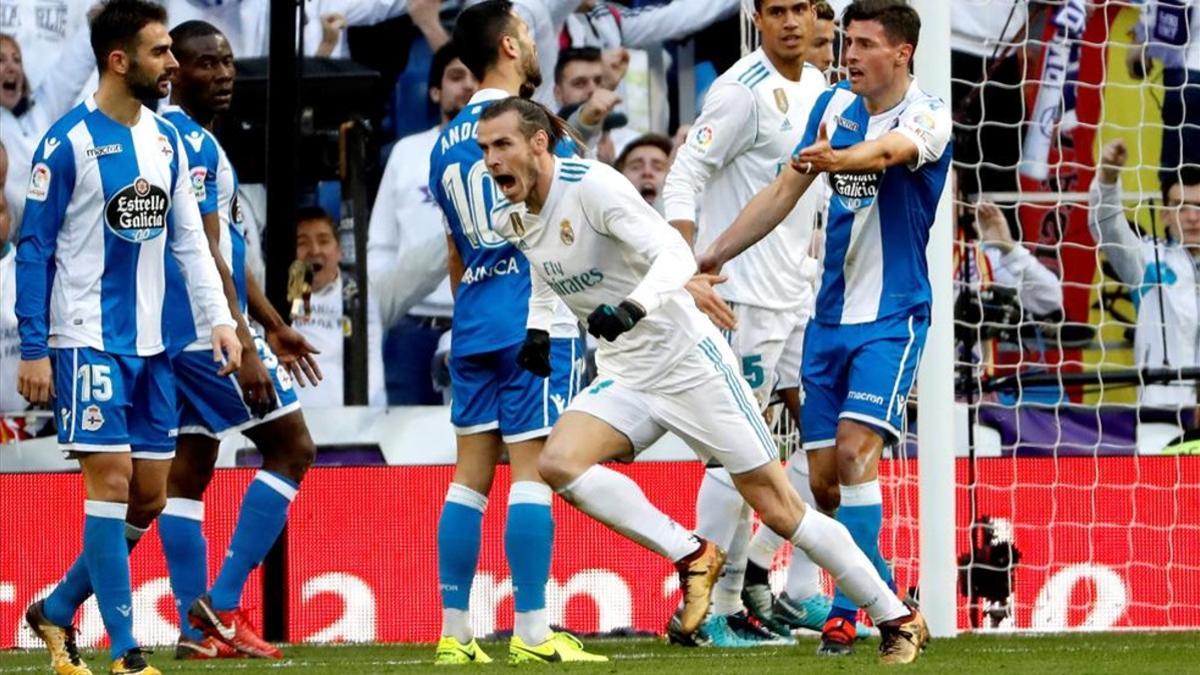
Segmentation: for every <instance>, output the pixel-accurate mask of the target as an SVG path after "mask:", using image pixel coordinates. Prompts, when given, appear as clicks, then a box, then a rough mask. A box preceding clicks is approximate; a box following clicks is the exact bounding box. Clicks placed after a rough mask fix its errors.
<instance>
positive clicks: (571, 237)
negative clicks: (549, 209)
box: [558, 218, 575, 246]
mask: <svg viewBox="0 0 1200 675" xmlns="http://www.w3.org/2000/svg"><path fill="white" fill-rule="evenodd" d="M558 238H559V239H562V243H563V244H564V245H566V246H570V245H571V244H574V243H575V230H572V229H571V221H569V220H567V219H566V218H563V221H562V222H561V223H559V225H558Z"/></svg>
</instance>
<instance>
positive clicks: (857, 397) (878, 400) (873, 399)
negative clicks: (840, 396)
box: [846, 391, 883, 405]
mask: <svg viewBox="0 0 1200 675" xmlns="http://www.w3.org/2000/svg"><path fill="white" fill-rule="evenodd" d="M846 398H848V399H850V400H852V401H866V402H867V403H872V404H874V405H883V397H882V396H880V395H879V394H871V393H868V392H865V391H852V392H850V393H849V394H846Z"/></svg>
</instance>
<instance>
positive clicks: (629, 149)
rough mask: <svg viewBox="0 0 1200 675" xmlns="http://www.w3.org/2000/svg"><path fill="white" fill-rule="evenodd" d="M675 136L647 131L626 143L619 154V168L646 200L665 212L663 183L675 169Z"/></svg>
mask: <svg viewBox="0 0 1200 675" xmlns="http://www.w3.org/2000/svg"><path fill="white" fill-rule="evenodd" d="M672 150H673V147H672V143H671V139H669V138H667V137H666V136H663V135H662V134H643V135H641V136H638V137H637V138H635V139H633V140H632V141H630V142H629V143H628V144H626V146H625V149H624V150H622V151H621V155H620V156H619V157H617V163H616V165H615V166H616V169H617V171H620V172H621V173H622V174H624V175H625V177H626V178H628V179H629V182H630V183H633V186H634V187H635V188H637V191H638V192H639V193H641V195H642V199H645V200H646V203H647V204H649V205H650V206H653V207H654V208H655V209H658V212H659V213H662V201H661V199H660V197H661V196H662V191H663V184H664V183H665V182H666V180H667V171H668V170H669V169H670V168H671V151H672Z"/></svg>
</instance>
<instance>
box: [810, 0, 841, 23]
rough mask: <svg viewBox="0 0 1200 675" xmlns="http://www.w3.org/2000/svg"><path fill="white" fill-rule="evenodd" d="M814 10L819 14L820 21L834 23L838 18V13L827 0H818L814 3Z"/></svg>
mask: <svg viewBox="0 0 1200 675" xmlns="http://www.w3.org/2000/svg"><path fill="white" fill-rule="evenodd" d="M813 10H814V11H816V13H817V20H818V21H833V20H834V19H836V18H837V12H835V11H833V7H831V6H830V5H829V3H828V2H825V0H817V1H816V2H815V3H813Z"/></svg>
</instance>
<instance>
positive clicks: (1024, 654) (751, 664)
mask: <svg viewBox="0 0 1200 675" xmlns="http://www.w3.org/2000/svg"><path fill="white" fill-rule="evenodd" d="M876 644H877V641H876V640H867V641H864V642H861V643H859V649H858V650H857V653H856V654H855V655H854V656H852V657H850V658H846V659H836V660H828V659H821V658H818V657H817V656H815V655H814V654H813V652H814V649H815V647H816V641H815V640H813V639H802V640H801V641H800V643H799V644H798V645H797V646H794V647H776V648H771V649H683V648H678V647H670V646H668V645H666V644H664V643H662V642H658V641H654V640H591V641H589V642H588V645H589V646H591V647H592V648H593V649H594V650H595V651H597V652H602V653H604V654H607V655H609V656H610V657H611V658H612V661H611V662H610V663H606V664H595V665H592V664H587V665H580V666H573V667H572V668H571V669H570V670H571V672H573V673H580V674H581V675H582V674H583V673H617V672H619V673H655V674H656V675H666V674H667V673H697V675H702V674H705V673H711V672H744V673H753V674H754V675H758V674H759V673H797V672H800V673H803V674H804V675H810V674H814V673H847V672H857V671H861V670H863V669H864V668H872V667H875V654H874V650H875V647H876ZM484 649H485V650H486V651H487V652H488V653H489V654H491V655H492V657H493V658H495V659H497V663H496V664H494V665H492V666H489V667H488V669H490V670H493V671H494V670H495V669H497V668H504V667H505V666H504V665H503V664H502V661H503V658H502V657H504V656H505V655H506V649H507V643H504V642H487V643H484ZM284 651H285V653H286V654H287V658H286V659H285V660H283V661H280V662H266V661H240V660H239V661H223V662H219V663H215V664H214V663H212V662H209V663H180V662H176V661H173V660H172V659H171V657H170V652H169V650H166V649H164V650H162V651H161V652H159V653H158V654H155V655H154V656H152V657H151V662H152V663H153V664H154V665H155V666H157V667H159V668H160V669H162V670H163V671H164V672H168V673H235V674H240V673H280V672H287V671H293V672H303V673H384V672H401V673H416V672H432V671H433V670H434V668H433V667H432V666H430V665H429V661H430V659H431V657H432V656H433V647H432V646H431V645H370V646H335V647H315V646H307V645H306V646H294V647H287V648H285V650H284ZM85 658H87V660H88V662H89V663H90V664H92V667H93V668H94V672H95V673H96V675H101V673H107V672H108V671H107V665H108V659H107V655H102V654H97V653H94V652H90V653H88V654H87V655H86V656H85ZM456 670H459V669H451V672H454V671H456ZM985 670H987V671H994V672H1008V673H1020V674H1022V675H1024V674H1025V673H1054V674H1056V675H1073V674H1074V673H1120V674H1122V675H1128V674H1129V673H1186V672H1190V673H1197V672H1200V633H1092V634H1086V635H1041V636H1032V637H1018V636H991V635H988V636H983V635H966V636H962V637H959V638H956V639H953V640H937V641H935V642H934V643H933V644H932V645H931V646H930V647H929V649H927V650H926V652H925V655H924V656H923V657H922V658H921V660H920V661H918V662H917V664H916V665H915V666H912V667H909V668H907V669H906V670H905V672H912V673H926V672H937V673H955V674H956V675H958V674H961V673H973V672H984V671H985ZM446 671H447V669H445V668H439V669H437V672H439V673H442V674H443V675H444V674H445V673H446ZM0 672H4V673H16V672H26V673H39V672H50V669H49V667H48V666H47V659H46V657H45V656H44V655H43V654H42V653H38V652H25V651H13V652H0Z"/></svg>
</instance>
